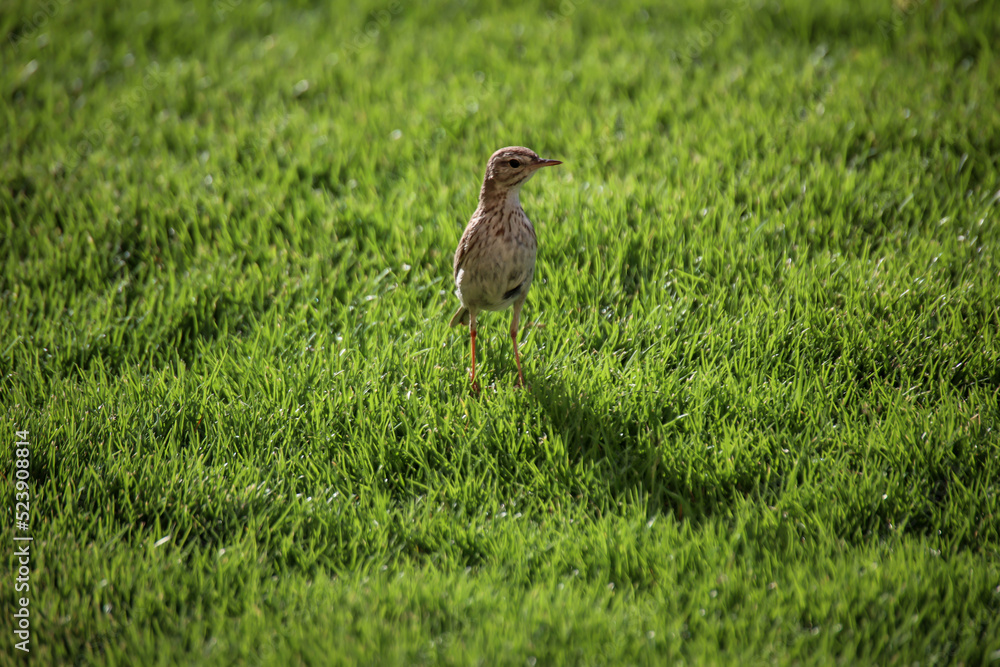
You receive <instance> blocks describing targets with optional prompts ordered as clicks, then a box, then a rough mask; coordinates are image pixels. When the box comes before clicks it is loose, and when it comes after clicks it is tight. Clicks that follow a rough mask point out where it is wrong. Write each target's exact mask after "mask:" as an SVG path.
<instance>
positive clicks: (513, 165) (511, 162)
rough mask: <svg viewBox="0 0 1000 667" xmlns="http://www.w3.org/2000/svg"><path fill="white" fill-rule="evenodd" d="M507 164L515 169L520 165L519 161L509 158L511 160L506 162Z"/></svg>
mask: <svg viewBox="0 0 1000 667" xmlns="http://www.w3.org/2000/svg"><path fill="white" fill-rule="evenodd" d="M507 164H509V165H510V166H511V167H513V168H514V169H517V168H518V167H520V166H521V163H520V162H518V161H517V160H511V161H510V162H508V163H507Z"/></svg>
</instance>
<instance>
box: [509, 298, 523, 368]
mask: <svg viewBox="0 0 1000 667" xmlns="http://www.w3.org/2000/svg"><path fill="white" fill-rule="evenodd" d="M523 304H524V302H523V301H518V302H517V303H515V304H514V319H513V321H512V322H511V323H510V340H511V341H512V342H513V343H514V363H516V364H517V384H515V385H514V386H515V387H523V386H524V373H522V372H521V353H520V352H518V350H517V328H518V327H517V325H518V322H519V321H520V320H521V306H522V305H523Z"/></svg>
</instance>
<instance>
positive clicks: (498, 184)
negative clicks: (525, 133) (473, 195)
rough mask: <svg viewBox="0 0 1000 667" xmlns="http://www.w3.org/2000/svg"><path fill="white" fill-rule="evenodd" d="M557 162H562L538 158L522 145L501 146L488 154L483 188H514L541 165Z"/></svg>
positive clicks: (547, 165)
mask: <svg viewBox="0 0 1000 667" xmlns="http://www.w3.org/2000/svg"><path fill="white" fill-rule="evenodd" d="M557 164H562V162H560V161H559V160H546V159H544V158H540V157H538V154H537V153H535V151H533V150H531V149H530V148H525V147H523V146H508V147H507V148H501V149H500V150H498V151H497V152H496V153H494V154H493V155H491V156H490V161H489V162H488V163H487V165H486V178H485V179H484V181H483V188H484V189H486V188H488V187H490V188H491V189H496V190H498V191H504V190H514V189H517V188H519V187H520V186H521V185H523V184H524V183H525V182H526V181H527V180H528V179H529V178H531V177H532V176H534V175H535V172H536V171H538V170H539V169H541V168H542V167H554V166H555V165H557Z"/></svg>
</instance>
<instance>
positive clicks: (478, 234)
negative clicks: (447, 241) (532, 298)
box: [451, 146, 562, 389]
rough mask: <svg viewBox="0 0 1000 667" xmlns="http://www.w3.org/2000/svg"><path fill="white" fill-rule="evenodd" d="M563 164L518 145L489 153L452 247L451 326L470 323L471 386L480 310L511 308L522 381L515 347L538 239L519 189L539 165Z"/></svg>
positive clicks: (518, 371) (475, 387)
mask: <svg viewBox="0 0 1000 667" xmlns="http://www.w3.org/2000/svg"><path fill="white" fill-rule="evenodd" d="M557 164H562V163H561V162H560V161H558V160H545V159H542V158H540V157H538V155H537V154H536V153H535V152H534V151H532V150H530V149H528V148H524V147H522V146H509V147H507V148H501V149H500V150H498V151H497V152H496V153H494V154H493V155H492V156H491V157H490V161H489V162H488V163H487V165H486V176H485V177H484V178H483V187H482V190H480V192H479V206H478V208H476V211H475V213H473V214H472V218H471V219H470V220H469V224H468V226H467V227H466V228H465V233H463V234H462V239H461V240H460V241H459V242H458V248H457V249H456V250H455V266H454V278H455V288H456V289H455V294H456V295H458V300H459V301H460V302H461V303H462V306H461V307H460V308H459V309H458V312H456V313H455V315H454V317H452V318H451V326H456V325H458V324H467V325H469V333H470V336H471V338H472V371H471V375H470V378H471V380H472V387H473V389H478V385H477V383H476V315H477V314H478V312H479V311H481V310H506V309H507V308H508V307H510V306H511V305H513V306H514V317H513V320H512V321H511V325H510V337H511V340H512V341H513V343H514V361H515V362H516V363H517V384H518V386H523V385H524V374H523V373H522V372H521V355H520V353H519V352H518V349H517V329H518V321H519V320H520V317H521V307H522V306H523V305H524V299H525V297H526V296H527V295H528V289H529V288H530V287H531V280H532V278H533V277H534V275H535V251H536V249H537V240H536V238H535V229H534V227H532V226H531V221H530V220H528V216H526V215H525V214H524V209H522V208H521V199H520V190H521V186H522V185H524V184H525V183H526V182H527V181H528V179H530V178H531V177H532V176H533V175H534V173H535V172H536V171H537V170H538V169H539V168H541V167H548V166H554V165H557Z"/></svg>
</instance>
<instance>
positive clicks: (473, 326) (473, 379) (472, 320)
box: [469, 309, 479, 392]
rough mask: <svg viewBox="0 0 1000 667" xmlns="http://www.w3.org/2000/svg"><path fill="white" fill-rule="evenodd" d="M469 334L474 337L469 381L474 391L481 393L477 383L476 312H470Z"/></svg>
mask: <svg viewBox="0 0 1000 667" xmlns="http://www.w3.org/2000/svg"><path fill="white" fill-rule="evenodd" d="M469 334H470V335H471V336H472V373H471V374H470V375H469V380H470V381H471V382H472V391H475V392H478V391H479V383H478V382H476V311H474V310H471V309H470V310H469Z"/></svg>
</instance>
